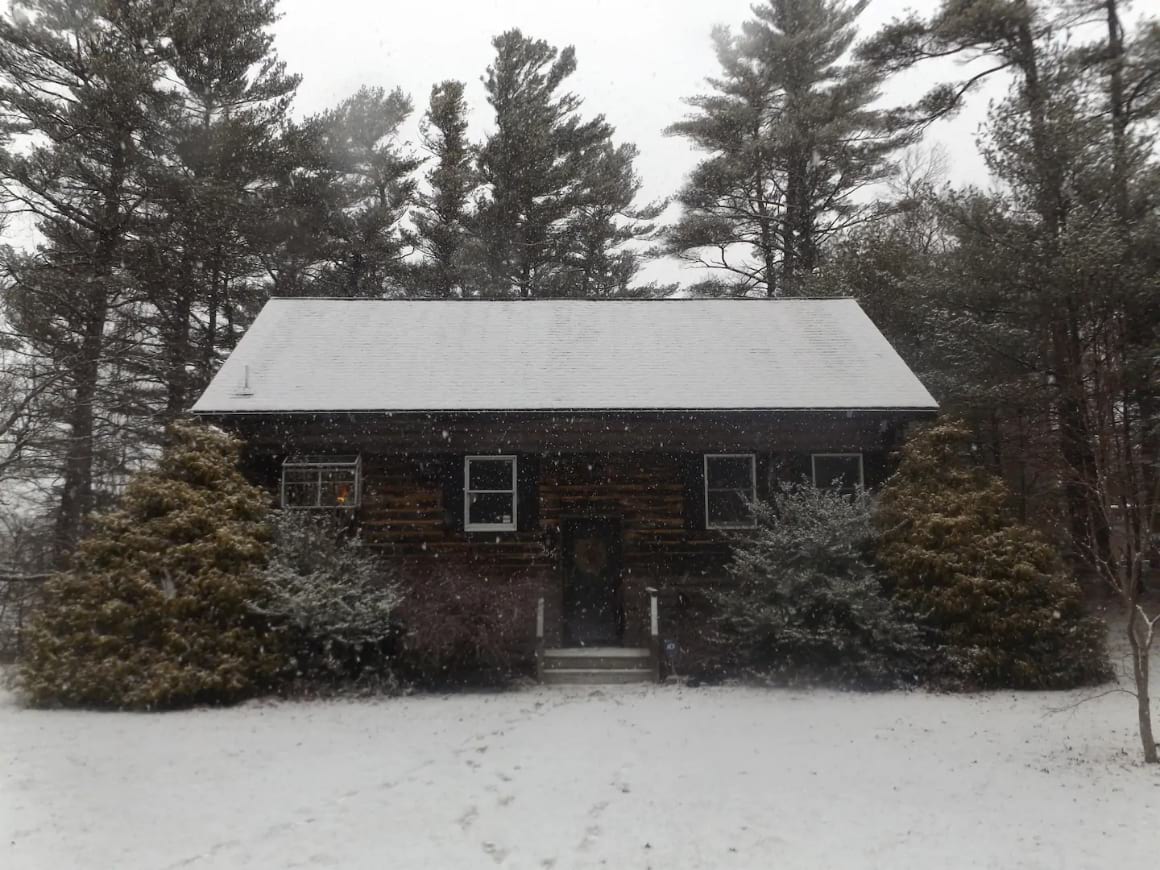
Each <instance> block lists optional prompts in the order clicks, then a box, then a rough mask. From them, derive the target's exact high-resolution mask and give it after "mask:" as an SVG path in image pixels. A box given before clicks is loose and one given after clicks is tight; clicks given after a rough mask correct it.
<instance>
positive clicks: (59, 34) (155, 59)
mask: <svg viewBox="0 0 1160 870" xmlns="http://www.w3.org/2000/svg"><path fill="white" fill-rule="evenodd" d="M164 24H165V10H164V9H163V8H162V6H161V5H160V4H156V3H153V2H149V0H126V2H118V3H112V2H98V3H93V2H88V0H20V2H17V3H16V4H15V5H14V9H13V13H12V15H11V17H4V18H0V112H2V114H3V131H2V132H3V134H4V135H5V136H6V137H26V136H28V135H29V134H33V135H32V138H31V139H23V140H22V141H21V142H20V143H19V144H14V145H12V146H11V147H9V148H8V149H7V150H5V151H4V152H3V153H2V154H0V185H2V186H3V190H4V194H5V196H6V197H8V198H9V200H10V201H12V202H14V203H18V204H19V206H20V207H21V208H23V209H25V210H27V211H28V212H30V213H32V214H33V215H34V216H35V217H36V218H37V220H38V224H37V225H38V229H39V230H40V232H41V234H42V235H43V237H44V244H43V245H42V246H41V247H40V249H39V250H38V251H37V252H36V253H34V254H32V255H20V254H16V255H13V256H11V257H9V258H8V263H7V272H8V274H9V275H10V276H11V284H12V286H11V287H10V289H9V292H8V293H7V294H6V300H5V311H4V313H5V315H6V316H7V318H8V321H9V322H10V323H11V325H12V327H13V328H14V329H15V330H16V331H17V332H18V333H19V334H20V335H22V336H23V337H24V338H25V339H26V341H27V342H28V344H29V346H30V349H31V351H32V352H33V353H35V354H36V355H38V356H39V357H40V359H42V360H43V361H45V363H46V364H52V365H55V366H59V367H60V368H61V369H62V370H63V371H64V372H65V376H64V377H62V378H61V379H60V381H59V382H58V384H57V385H56V387H54V390H53V393H54V398H55V402H54V406H55V408H56V409H57V411H58V414H59V422H60V424H61V426H62V431H63V433H64V434H63V436H62V438H61V439H60V442H59V445H58V449H59V453H60V459H59V463H60V467H59V478H60V481H61V482H60V490H59V500H58V503H57V507H56V511H55V514H56V532H55V538H56V550H57V553H58V556H59V558H61V559H64V558H66V556H67V554H68V552H69V551H70V549H71V548H72V546H73V544H74V543H75V541H76V539H77V537H78V535H79V534H80V533H81V530H82V528H83V521H84V517H85V516H86V514H88V512H89V511H90V510H91V509H92V508H93V506H94V504H95V499H96V495H97V493H96V486H95V481H96V480H98V479H99V477H100V476H101V475H102V473H104V472H107V471H110V470H117V469H116V468H115V467H114V468H112V469H110V467H109V466H110V465H113V464H114V463H116V462H117V461H118V456H119V455H120V454H123V453H124V452H125V451H124V450H123V448H122V449H118V448H117V445H115V444H114V443H113V442H114V439H115V436H116V433H117V430H118V427H119V426H120V425H121V423H120V421H121V419H122V415H123V414H124V413H125V410H126V407H127V406H128V405H130V404H131V402H130V400H129V398H128V397H127V396H128V394H127V388H128V386H129V385H130V383H131V380H132V378H131V376H126V375H125V373H124V372H123V371H121V370H120V366H121V365H122V364H123V361H124V359H125V358H126V354H127V353H128V352H129V350H130V349H131V348H132V346H133V344H134V341H135V339H136V338H137V336H135V335H133V334H132V332H133V330H132V328H131V326H130V327H127V326H126V325H125V324H124V323H121V322H119V320H120V318H121V316H122V313H123V312H125V311H127V310H129V309H130V308H131V306H132V304H133V302H134V301H135V299H136V298H137V295H138V292H137V288H136V287H135V286H134V281H133V277H132V275H131V274H129V273H128V272H127V270H126V269H125V260H126V256H127V240H128V238H129V237H130V233H131V231H132V228H133V223H134V220H135V215H136V212H137V209H138V207H139V206H140V204H141V202H142V199H143V198H144V196H145V195H146V194H145V187H146V185H145V181H144V174H143V170H144V167H145V166H146V164H147V163H148V161H149V155H150V154H151V153H152V152H153V151H154V150H155V149H156V148H157V146H158V128H157V123H156V119H157V118H158V117H159V115H160V114H161V113H162V112H163V111H164V106H165V104H166V103H167V102H168V100H169V99H170V96H169V95H168V94H167V93H166V92H165V90H164V89H163V88H162V87H161V86H160V77H161V74H162V70H163V57H162V54H161V50H160V43H161V36H160V34H161V33H162V31H163V28H164ZM25 145H27V146H28V147H24V146H25Z"/></svg>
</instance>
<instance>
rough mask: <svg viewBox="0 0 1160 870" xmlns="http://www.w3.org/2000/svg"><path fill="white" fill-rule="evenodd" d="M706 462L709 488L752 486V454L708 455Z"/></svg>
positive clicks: (747, 488)
mask: <svg viewBox="0 0 1160 870" xmlns="http://www.w3.org/2000/svg"><path fill="white" fill-rule="evenodd" d="M708 462H709V466H708V469H707V471H708V475H709V481H708V482H709V489H743V490H746V491H748V490H750V489H752V488H753V457H752V456H710V457H709V459H708Z"/></svg>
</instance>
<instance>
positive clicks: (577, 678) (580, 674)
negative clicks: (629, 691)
mask: <svg viewBox="0 0 1160 870" xmlns="http://www.w3.org/2000/svg"><path fill="white" fill-rule="evenodd" d="M652 678H653V675H652V670H651V669H649V668H572V669H570V670H545V671H544V684H545V685H548V686H576V685H580V686H611V685H620V684H623V683H649V682H652Z"/></svg>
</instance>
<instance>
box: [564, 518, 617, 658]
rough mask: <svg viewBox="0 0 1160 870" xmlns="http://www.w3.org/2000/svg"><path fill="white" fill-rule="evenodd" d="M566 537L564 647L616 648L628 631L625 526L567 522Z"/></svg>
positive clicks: (609, 522)
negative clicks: (624, 601) (623, 589)
mask: <svg viewBox="0 0 1160 870" xmlns="http://www.w3.org/2000/svg"><path fill="white" fill-rule="evenodd" d="M562 532H563V534H562V547H563V553H562V560H563V571H564V643H565V645H567V646H617V645H619V644H620V641H621V637H622V635H623V632H624V608H623V606H622V603H621V599H622V596H621V591H620V564H619V563H620V523H618V522H617V521H616V520H609V519H575V520H565V521H564V523H563V529H562Z"/></svg>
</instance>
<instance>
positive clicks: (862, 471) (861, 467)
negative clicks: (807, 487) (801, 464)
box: [810, 453, 866, 489]
mask: <svg viewBox="0 0 1160 870" xmlns="http://www.w3.org/2000/svg"><path fill="white" fill-rule="evenodd" d="M819 456H820V457H821V458H822V459H849V458H850V457H852V456H857V457H858V489H865V488H866V464H865V462H864V461H863V460H862V454H861V453H811V454H810V477H811V478H812V479H813V481H814V486H815V487H816V488H818V489H821V486H820V485H819V484H818V463H817V459H818V457H819ZM829 485H830V484H829V483H827V484H826V486H827V487H828V486H829Z"/></svg>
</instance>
